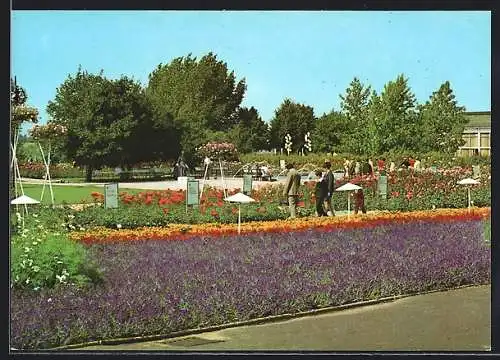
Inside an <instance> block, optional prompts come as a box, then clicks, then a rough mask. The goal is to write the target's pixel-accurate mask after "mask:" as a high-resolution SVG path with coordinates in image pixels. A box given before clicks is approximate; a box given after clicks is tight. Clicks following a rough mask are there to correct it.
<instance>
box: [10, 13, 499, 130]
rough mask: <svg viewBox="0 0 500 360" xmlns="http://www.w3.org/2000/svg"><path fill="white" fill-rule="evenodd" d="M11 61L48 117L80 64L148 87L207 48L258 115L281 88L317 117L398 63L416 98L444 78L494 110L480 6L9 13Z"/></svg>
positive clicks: (268, 110) (384, 77)
mask: <svg viewBox="0 0 500 360" xmlns="http://www.w3.org/2000/svg"><path fill="white" fill-rule="evenodd" d="M11 16H12V22H11V27H12V29H11V71H12V75H16V76H17V81H18V83H19V84H20V85H22V86H23V87H24V88H25V89H26V90H27V92H28V96H29V98H28V103H29V104H30V105H32V106H36V107H37V108H38V109H39V110H40V114H41V122H42V123H45V122H46V121H47V118H48V115H47V114H46V112H45V109H46V106H47V103H48V101H49V100H52V99H53V98H54V96H55V94H56V88H57V87H58V86H59V85H60V84H61V83H62V82H63V81H64V80H65V79H66V78H67V77H68V75H69V74H74V73H76V71H77V68H78V65H79V64H81V65H82V67H83V69H86V70H88V71H89V72H98V71H99V70H101V69H103V70H104V75H105V76H108V77H109V78H116V77H119V76H120V75H127V76H129V77H132V78H134V79H136V80H139V81H140V82H141V83H142V84H143V85H144V86H146V85H147V80H148V74H149V73H150V72H152V71H153V69H154V68H155V67H156V66H157V65H158V64H159V63H164V64H165V63H168V62H170V61H171V60H172V59H174V58H175V57H179V56H186V55H187V54H188V53H192V54H193V56H197V57H201V56H203V55H204V54H206V53H208V52H209V51H212V52H214V53H215V54H217V56H218V58H219V59H221V60H223V61H225V62H226V63H227V65H228V67H229V69H230V70H234V72H235V75H236V77H237V79H241V78H243V77H245V78H246V81H247V86H248V89H247V92H246V95H245V99H244V101H243V105H244V106H254V107H255V108H257V110H258V111H259V113H260V115H261V116H262V118H263V119H264V120H265V121H269V120H270V119H271V118H272V117H273V116H274V111H275V110H276V108H277V107H278V106H279V105H280V104H281V103H282V101H283V100H284V99H285V98H286V97H288V98H291V99H292V100H294V101H296V102H300V103H303V104H307V105H310V106H312V107H313V108H314V112H315V114H316V115H317V116H319V115H321V114H323V113H324V112H329V111H330V110H331V109H336V110H338V109H339V105H340V98H339V95H340V94H343V93H344V92H345V89H346V88H347V86H348V85H349V83H350V82H351V81H352V79H353V78H354V77H355V76H356V77H358V78H359V79H360V80H361V81H362V82H363V83H364V84H367V85H371V86H372V88H373V89H375V90H376V91H377V92H379V93H380V92H381V90H382V89H383V86H384V84H386V83H387V82H388V81H391V80H394V79H395V78H396V76H397V75H398V74H400V73H404V74H405V75H406V76H407V77H408V78H409V85H410V87H411V89H412V91H413V92H414V93H415V95H416V98H417V101H418V102H419V103H423V102H424V101H426V100H427V99H428V98H429V96H430V95H431V94H432V92H433V91H435V90H437V89H438V88H439V86H440V85H441V84H442V83H443V82H444V81H446V80H448V81H450V83H451V86H452V89H453V90H454V92H455V95H456V98H457V101H458V102H459V104H460V105H462V106H465V107H466V109H467V110H468V111H486V110H490V108H491V13H490V12H488V11H403V12H385V11H13V12H12V15H11Z"/></svg>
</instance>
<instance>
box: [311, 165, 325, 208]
mask: <svg viewBox="0 0 500 360" xmlns="http://www.w3.org/2000/svg"><path fill="white" fill-rule="evenodd" d="M315 175H316V177H317V178H318V181H317V182H316V185H315V188H314V195H315V196H316V214H317V215H318V216H327V215H328V214H327V213H326V211H325V207H324V202H323V200H324V199H325V198H326V197H327V195H328V184H327V183H326V179H325V177H324V176H323V172H322V171H321V170H319V169H318V170H316V172H315Z"/></svg>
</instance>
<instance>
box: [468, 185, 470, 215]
mask: <svg viewBox="0 0 500 360" xmlns="http://www.w3.org/2000/svg"><path fill="white" fill-rule="evenodd" d="M467 200H468V206H467V208H468V210H469V211H470V186H467Z"/></svg>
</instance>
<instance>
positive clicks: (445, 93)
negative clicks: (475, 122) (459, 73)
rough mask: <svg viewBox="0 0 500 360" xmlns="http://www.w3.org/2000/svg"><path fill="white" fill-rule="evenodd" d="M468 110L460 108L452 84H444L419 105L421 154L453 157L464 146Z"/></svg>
mask: <svg viewBox="0 0 500 360" xmlns="http://www.w3.org/2000/svg"><path fill="white" fill-rule="evenodd" d="M464 113H465V107H463V106H458V105H457V101H456V100H455V95H454V94H453V90H452V89H451V86H450V83H449V81H446V82H444V83H443V84H441V86H440V87H439V89H438V90H437V91H434V92H433V93H432V95H431V96H430V98H429V100H428V101H427V102H426V103H425V104H424V105H421V106H419V120H420V123H419V135H420V136H419V144H420V149H419V150H420V151H422V152H424V151H425V152H428V151H439V152H445V153H448V154H452V153H454V152H456V151H457V150H458V148H459V146H461V145H463V142H464V141H463V138H462V133H463V131H464V126H465V125H466V124H467V118H466V117H465V116H464Z"/></svg>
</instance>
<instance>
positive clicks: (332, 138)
mask: <svg viewBox="0 0 500 360" xmlns="http://www.w3.org/2000/svg"><path fill="white" fill-rule="evenodd" d="M347 126H348V123H347V119H346V117H345V115H343V114H342V113H340V112H336V111H331V112H330V113H328V114H323V115H322V116H321V117H319V118H318V119H317V120H316V124H315V126H314V131H313V132H312V133H311V141H312V147H313V151H315V152H343V151H344V149H343V148H342V147H341V143H342V137H343V136H345V134H346V129H347Z"/></svg>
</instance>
